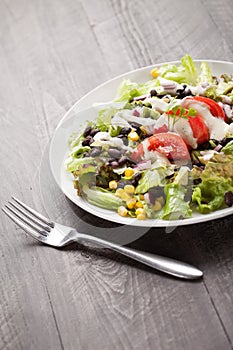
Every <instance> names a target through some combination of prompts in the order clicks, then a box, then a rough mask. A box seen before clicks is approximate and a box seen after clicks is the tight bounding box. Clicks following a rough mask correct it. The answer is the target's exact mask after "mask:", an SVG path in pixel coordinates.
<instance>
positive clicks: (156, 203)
mask: <svg viewBox="0 0 233 350" xmlns="http://www.w3.org/2000/svg"><path fill="white" fill-rule="evenodd" d="M161 208H162V205H161V203H160V202H159V201H158V200H156V201H155V204H154V205H153V210H154V211H158V210H160V209H161Z"/></svg>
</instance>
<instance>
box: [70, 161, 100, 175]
mask: <svg viewBox="0 0 233 350" xmlns="http://www.w3.org/2000/svg"><path fill="white" fill-rule="evenodd" d="M94 162H95V158H92V157H86V158H73V157H69V158H68V159H67V161H66V169H67V171H68V172H69V173H72V172H74V171H77V170H78V169H79V167H80V166H83V165H84V164H92V163H94Z"/></svg>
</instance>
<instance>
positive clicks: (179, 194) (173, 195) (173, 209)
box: [162, 183, 192, 220]
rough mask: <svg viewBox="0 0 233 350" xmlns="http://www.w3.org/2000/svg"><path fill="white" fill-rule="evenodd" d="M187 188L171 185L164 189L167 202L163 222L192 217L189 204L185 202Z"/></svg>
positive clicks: (176, 184) (175, 184)
mask: <svg viewBox="0 0 233 350" xmlns="http://www.w3.org/2000/svg"><path fill="white" fill-rule="evenodd" d="M186 192H187V188H185V187H184V186H180V185H179V184H178V183H169V184H167V185H166V186H165V188H164V193H165V195H166V202H165V205H164V207H163V211H162V219H163V220H178V219H181V218H186V217H189V216H191V214H192V210H191V209H190V206H189V202H187V201H185V195H186Z"/></svg>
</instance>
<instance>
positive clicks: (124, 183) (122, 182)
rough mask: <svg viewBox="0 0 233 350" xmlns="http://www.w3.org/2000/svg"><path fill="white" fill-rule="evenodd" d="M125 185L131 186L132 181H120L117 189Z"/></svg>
mask: <svg viewBox="0 0 233 350" xmlns="http://www.w3.org/2000/svg"><path fill="white" fill-rule="evenodd" d="M126 185H132V181H130V180H120V181H118V183H117V188H124V187H125V186H126Z"/></svg>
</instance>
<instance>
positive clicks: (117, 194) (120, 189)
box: [115, 188, 124, 198]
mask: <svg viewBox="0 0 233 350" xmlns="http://www.w3.org/2000/svg"><path fill="white" fill-rule="evenodd" d="M122 193H124V190H123V188H118V189H117V190H116V193H115V196H117V197H120V198H121V196H122Z"/></svg>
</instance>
